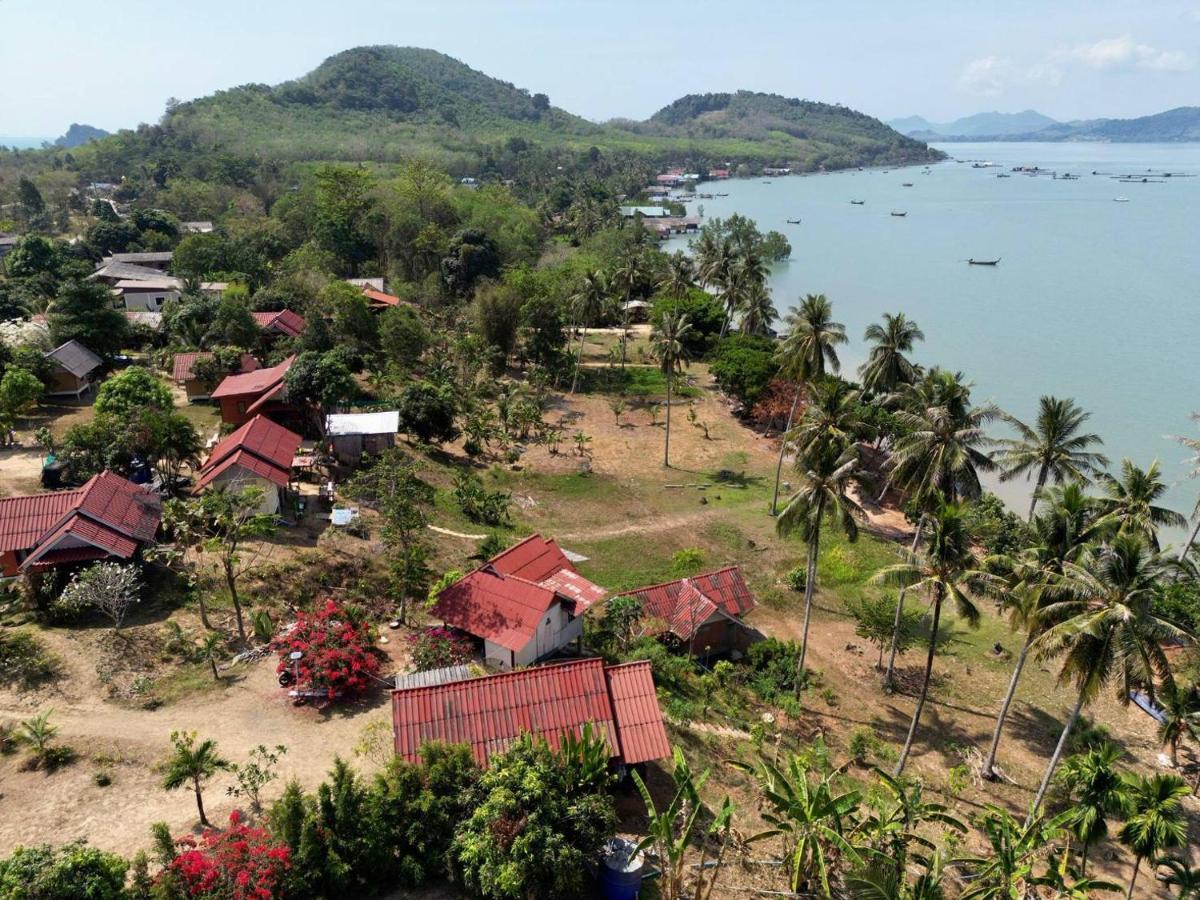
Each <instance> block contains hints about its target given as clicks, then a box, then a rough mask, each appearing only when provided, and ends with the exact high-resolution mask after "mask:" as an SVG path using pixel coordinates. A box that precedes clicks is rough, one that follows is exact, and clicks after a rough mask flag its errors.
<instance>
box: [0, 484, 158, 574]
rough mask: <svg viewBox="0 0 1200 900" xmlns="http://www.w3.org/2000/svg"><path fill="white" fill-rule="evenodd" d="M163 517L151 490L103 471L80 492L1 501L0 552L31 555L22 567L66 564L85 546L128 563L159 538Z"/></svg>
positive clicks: (64, 492)
mask: <svg viewBox="0 0 1200 900" xmlns="http://www.w3.org/2000/svg"><path fill="white" fill-rule="evenodd" d="M161 515H162V510H161V507H160V504H159V499H158V496H157V495H156V494H154V493H153V492H152V491H150V490H148V489H147V488H144V487H141V486H139V485H136V484H134V483H133V482H131V481H127V480H125V479H124V478H122V477H121V476H119V475H115V474H113V473H112V472H101V473H100V474H99V475H96V476H93V477H92V479H91V480H89V481H88V482H87V484H85V485H84V486H83V487H81V488H79V489H78V490H74V491H61V492H58V493H52V494H37V495H34V496H31V497H6V498H3V499H0V550H5V551H8V550H15V551H27V552H28V553H29V555H28V557H27V558H26V560H25V561H24V562H23V563H22V565H23V566H32V565H34V564H35V563H37V564H41V565H43V566H44V565H46V564H47V561H48V560H58V561H63V560H65V557H66V556H70V555H71V554H69V553H67V551H68V550H70V551H76V550H80V549H81V548H80V547H79V545H80V544H81V543H82V544H87V545H90V546H92V547H95V548H98V550H100V551H102V552H101V553H100V554H99V555H101V556H104V555H112V556H119V557H121V558H122V559H128V558H130V557H131V556H133V555H134V553H136V552H137V549H138V547H139V546H140V545H141V544H146V543H149V542H150V541H152V540H154V534H155V532H156V531H158V523H159V519H160V518H161ZM65 540H70V541H71V544H70V546H68V547H61V546H56V545H58V544H60V543H62V542H63V541H65ZM52 554H53V555H52ZM64 554H65V556H64ZM76 555H77V554H76ZM85 558H91V557H85Z"/></svg>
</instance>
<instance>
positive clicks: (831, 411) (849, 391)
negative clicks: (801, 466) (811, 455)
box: [785, 375, 872, 456]
mask: <svg viewBox="0 0 1200 900" xmlns="http://www.w3.org/2000/svg"><path fill="white" fill-rule="evenodd" d="M861 397H862V395H861V394H860V393H859V392H858V391H856V390H855V389H854V387H853V386H852V385H851V384H850V383H849V382H848V381H843V380H842V379H840V378H837V377H835V376H832V375H830V376H827V377H825V378H822V379H821V380H820V381H816V382H813V384H812V386H811V388H810V390H809V403H808V407H807V408H806V409H805V410H804V413H803V414H802V415H801V416H800V420H799V421H798V422H797V423H796V425H795V427H793V428H792V429H791V431H790V432H788V433H787V435H785V437H786V438H787V439H788V441H789V443H790V444H791V445H792V447H793V448H794V449H795V451H796V454H797V455H798V456H803V455H804V454H805V453H807V452H809V451H810V450H811V448H812V447H813V446H814V445H818V444H829V443H834V444H837V445H838V446H840V447H848V446H850V445H851V444H853V443H855V442H857V441H860V440H865V439H867V438H869V437H870V435H871V433H872V430H871V429H870V427H869V426H868V425H867V424H866V423H865V422H863V419H862V408H861V406H860V400H861Z"/></svg>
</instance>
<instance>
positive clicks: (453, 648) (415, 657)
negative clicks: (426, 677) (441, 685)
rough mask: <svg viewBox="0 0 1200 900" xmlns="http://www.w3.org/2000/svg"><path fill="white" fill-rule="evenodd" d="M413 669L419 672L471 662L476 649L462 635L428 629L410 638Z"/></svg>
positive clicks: (450, 630)
mask: <svg viewBox="0 0 1200 900" xmlns="http://www.w3.org/2000/svg"><path fill="white" fill-rule="evenodd" d="M408 640H409V643H410V644H411V649H412V662H413V667H414V668H415V669H416V670H417V671H418V672H426V671H428V670H429V669H443V668H445V667H446V666H457V665H459V664H461V663H465V662H470V661H471V658H472V657H473V656H474V655H475V648H474V647H472V646H471V642H470V641H469V640H468V639H467V638H466V637H464V636H463V635H462V634H460V633H458V632H456V631H454V630H452V629H450V628H442V627H434V628H426V629H425V630H424V631H420V632H417V633H416V634H414V635H412V636H410V637H409V639H408Z"/></svg>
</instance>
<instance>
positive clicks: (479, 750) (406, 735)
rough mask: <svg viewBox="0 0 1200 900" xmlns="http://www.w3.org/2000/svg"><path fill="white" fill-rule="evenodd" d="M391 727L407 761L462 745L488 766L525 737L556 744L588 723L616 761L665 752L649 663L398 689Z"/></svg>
mask: <svg viewBox="0 0 1200 900" xmlns="http://www.w3.org/2000/svg"><path fill="white" fill-rule="evenodd" d="M610 673H611V674H610ZM623 717H627V718H623ZM392 721H393V727H394V729H395V746H396V753H397V755H399V756H401V757H403V758H404V759H406V760H409V761H416V760H417V759H418V758H419V756H420V751H421V747H422V745H423V744H425V743H426V742H427V741H446V742H451V743H465V744H467V745H468V746H469V747H470V748H471V752H472V753H473V754H474V756H475V759H476V760H477V761H478V762H479V763H480V764H481V765H487V762H488V760H489V758H490V757H491V756H493V755H495V754H497V753H502V752H504V750H505V749H507V748H508V746H509V745H510V744H511V743H512V742H513V741H515V740H517V739H518V738H519V737H520V736H521V735H523V734H533V735H536V736H540V737H543V738H545V739H546V740H547V741H548V742H549V743H550V745H551V746H557V745H558V743H559V741H560V740H561V738H562V737H563V736H564V735H567V734H574V735H579V734H580V733H581V731H582V729H583V726H584V724H585V723H588V722H590V723H592V727H593V728H594V729H595V730H596V731H597V732H598V734H599V736H600V737H601V738H602V739H603V740H605V741H606V742H607V743H608V746H609V750H610V752H611V753H612V755H613V757H615V758H617V759H618V760H620V761H621V762H624V763H627V764H634V763H639V762H645V761H647V760H650V759H659V758H661V757H663V756H666V755H668V754H669V752H670V748H669V746H668V744H667V736H666V730H665V729H664V727H663V723H662V715H661V713H660V712H659V709H658V702H657V699H656V698H655V694H654V682H653V680H652V678H651V675H650V664H649V663H647V662H638V663H630V664H628V665H624V666H613V667H611V668H609V669H606V668H605V666H604V663H603V661H602V660H599V659H585V660H580V661H578V662H571V663H562V664H559V665H553V666H543V667H540V668H534V669H524V670H522V671H520V672H508V673H505V674H502V675H491V676H487V677H484V678H472V679H468V680H466V681H458V682H453V683H451V684H440V685H434V686H431V687H416V688H407V689H402V690H396V691H393V692H392Z"/></svg>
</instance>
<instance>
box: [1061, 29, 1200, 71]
mask: <svg viewBox="0 0 1200 900" xmlns="http://www.w3.org/2000/svg"><path fill="white" fill-rule="evenodd" d="M1055 57H1057V58H1058V59H1063V60H1070V61H1074V62H1078V63H1082V64H1083V65H1085V66H1088V67H1090V68H1093V69H1131V68H1138V69H1149V70H1151V71H1154V72H1186V71H1187V70H1188V69H1190V68H1192V66H1193V65H1194V62H1193V60H1192V58H1191V57H1190V56H1189V55H1188V54H1187V53H1185V52H1183V51H1182V50H1160V49H1158V48H1157V47H1152V46H1151V45H1149V44H1139V43H1138V42H1136V41H1135V40H1134V39H1133V38H1131V37H1129V36H1128V35H1125V36H1123V37H1115V38H1105V39H1104V40H1101V41H1096V42H1095V43H1094V44H1080V45H1078V46H1076V47H1071V48H1069V49H1066V50H1060V51H1058V52H1057V53H1056V54H1055Z"/></svg>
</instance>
